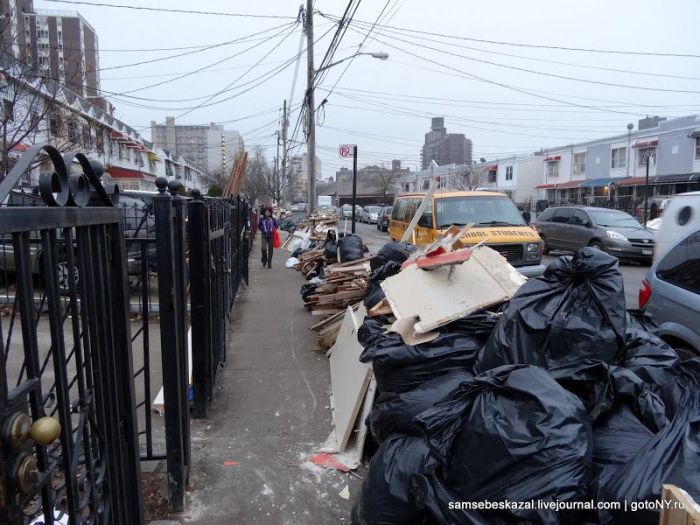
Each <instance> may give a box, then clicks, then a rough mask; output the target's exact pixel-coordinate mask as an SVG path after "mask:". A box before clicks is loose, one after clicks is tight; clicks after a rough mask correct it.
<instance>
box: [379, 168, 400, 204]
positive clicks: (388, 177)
mask: <svg viewBox="0 0 700 525" xmlns="http://www.w3.org/2000/svg"><path fill="white" fill-rule="evenodd" d="M399 175H400V173H399V172H398V171H396V170H378V171H377V181H378V182H379V185H380V187H381V188H382V194H383V198H382V203H384V204H386V202H387V196H388V195H393V194H394V193H395V191H396V188H395V182H396V181H397V180H398V178H399Z"/></svg>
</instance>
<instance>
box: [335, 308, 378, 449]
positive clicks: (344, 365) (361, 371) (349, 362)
mask: <svg viewBox="0 0 700 525" xmlns="http://www.w3.org/2000/svg"><path fill="white" fill-rule="evenodd" d="M366 315H367V310H366V309H365V307H364V305H360V306H359V307H358V308H357V312H353V309H352V307H348V308H347V309H346V310H345V318H344V319H343V324H342V325H341V327H340V332H339V333H338V337H337V339H336V341H335V344H334V345H333V348H332V350H331V355H330V359H329V361H330V367H331V407H332V409H333V424H334V425H335V432H336V435H337V438H338V450H339V451H341V452H342V451H344V450H345V447H346V445H347V443H348V440H349V439H350V435H351V434H352V429H353V427H354V426H355V421H356V419H357V413H358V412H359V411H360V406H361V405H362V400H363V399H364V397H365V392H366V391H367V386H368V385H369V381H370V374H371V372H372V368H371V365H370V364H367V363H361V362H360V359H359V358H360V354H361V353H362V350H363V349H362V346H361V345H360V343H359V342H358V341H357V330H358V329H359V328H360V325H361V324H362V323H363V321H364V319H365V316H366Z"/></svg>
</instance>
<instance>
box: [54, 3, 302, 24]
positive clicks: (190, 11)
mask: <svg viewBox="0 0 700 525" xmlns="http://www.w3.org/2000/svg"><path fill="white" fill-rule="evenodd" d="M46 1H47V2H54V3H57V4H74V5H88V6H93V7H116V8H120V9H133V10H137V11H154V12H157V13H182V14H188V15H214V16H232V17H238V18H277V19H283V20H288V19H292V20H293V19H295V18H296V17H294V16H283V15H254V14H250V13H230V12H225V11H201V10H194V9H172V8H165V7H144V6H135V5H123V4H107V3H97V2H82V1H79V0H46Z"/></svg>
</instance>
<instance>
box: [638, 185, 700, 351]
mask: <svg viewBox="0 0 700 525" xmlns="http://www.w3.org/2000/svg"><path fill="white" fill-rule="evenodd" d="M658 239H659V240H658V244H657V246H656V250H655V255H654V264H652V266H651V268H650V269H649V271H648V272H647V275H646V277H645V278H644V280H643V281H642V287H641V289H640V290H639V307H640V308H644V309H645V310H646V312H647V313H649V315H651V317H652V318H653V319H654V320H655V321H656V323H657V324H658V326H659V333H660V335H661V337H662V338H663V339H664V340H666V341H667V342H668V343H670V344H671V346H673V347H674V348H676V350H677V351H678V353H679V355H680V356H681V357H683V358H688V357H698V356H700V192H697V191H696V192H691V193H684V194H680V195H676V196H675V197H673V198H672V199H671V201H670V202H669V203H668V206H667V207H666V209H665V211H664V220H663V222H662V223H661V228H660V229H659V232H658Z"/></svg>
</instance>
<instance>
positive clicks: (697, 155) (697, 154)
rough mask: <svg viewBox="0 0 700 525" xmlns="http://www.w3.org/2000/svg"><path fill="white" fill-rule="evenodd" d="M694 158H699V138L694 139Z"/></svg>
mask: <svg viewBox="0 0 700 525" xmlns="http://www.w3.org/2000/svg"><path fill="white" fill-rule="evenodd" d="M695 160H700V138H698V139H695Z"/></svg>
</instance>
